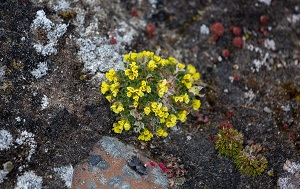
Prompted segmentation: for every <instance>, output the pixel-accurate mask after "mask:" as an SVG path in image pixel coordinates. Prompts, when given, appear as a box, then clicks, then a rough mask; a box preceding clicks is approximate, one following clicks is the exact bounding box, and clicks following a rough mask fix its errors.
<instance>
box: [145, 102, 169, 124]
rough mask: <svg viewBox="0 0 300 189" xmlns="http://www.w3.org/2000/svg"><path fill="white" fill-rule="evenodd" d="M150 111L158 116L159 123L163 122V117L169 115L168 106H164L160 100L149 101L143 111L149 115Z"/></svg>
mask: <svg viewBox="0 0 300 189" xmlns="http://www.w3.org/2000/svg"><path fill="white" fill-rule="evenodd" d="M151 111H152V112H153V113H154V115H155V116H157V117H158V118H159V120H160V123H164V122H165V119H166V118H167V117H168V116H169V113H168V108H167V107H164V106H163V104H162V103H160V102H151V103H150V104H149V105H148V106H146V107H145V108H144V113H145V114H146V115H149V114H150V113H151Z"/></svg>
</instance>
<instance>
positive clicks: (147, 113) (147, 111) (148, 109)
mask: <svg viewBox="0 0 300 189" xmlns="http://www.w3.org/2000/svg"><path fill="white" fill-rule="evenodd" d="M150 112H151V109H150V107H148V106H146V107H145V108H144V113H145V114H146V115H149V114H150Z"/></svg>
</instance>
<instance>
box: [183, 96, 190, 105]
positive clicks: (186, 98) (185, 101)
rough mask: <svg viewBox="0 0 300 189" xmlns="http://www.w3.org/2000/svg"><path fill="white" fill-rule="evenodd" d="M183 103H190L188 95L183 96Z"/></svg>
mask: <svg viewBox="0 0 300 189" xmlns="http://www.w3.org/2000/svg"><path fill="white" fill-rule="evenodd" d="M183 101H184V103H186V104H188V103H189V102H190V99H189V95H188V94H186V93H185V94H184V95H183Z"/></svg>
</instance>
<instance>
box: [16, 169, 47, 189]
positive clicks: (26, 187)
mask: <svg viewBox="0 0 300 189" xmlns="http://www.w3.org/2000/svg"><path fill="white" fill-rule="evenodd" d="M42 183H43V180H42V177H40V176H37V175H36V174H35V173H34V172H33V171H29V172H25V173H24V174H23V175H22V176H20V177H18V179H17V185H16V187H15V189H41V188H42Z"/></svg>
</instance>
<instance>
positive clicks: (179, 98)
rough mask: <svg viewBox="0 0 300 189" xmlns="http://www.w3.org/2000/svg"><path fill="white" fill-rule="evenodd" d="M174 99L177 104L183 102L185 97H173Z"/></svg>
mask: <svg viewBox="0 0 300 189" xmlns="http://www.w3.org/2000/svg"><path fill="white" fill-rule="evenodd" d="M173 99H174V100H175V102H178V101H179V102H183V97H182V96H173Z"/></svg>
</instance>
